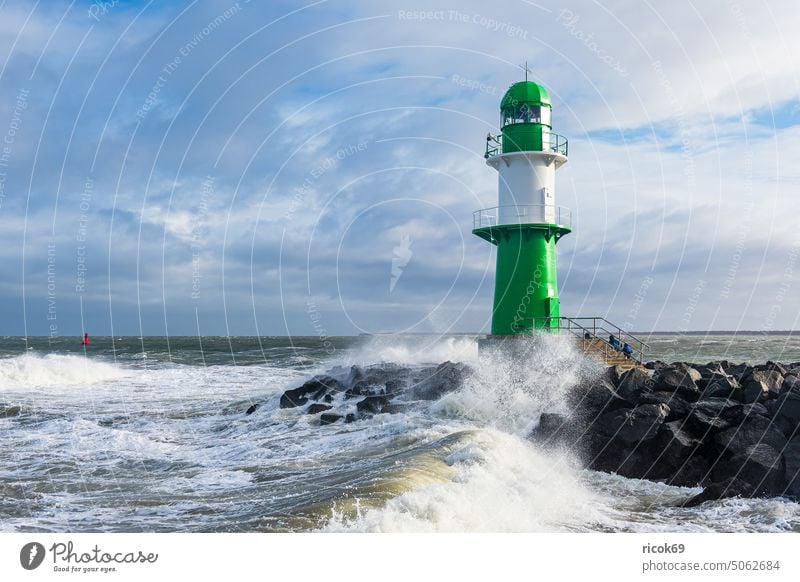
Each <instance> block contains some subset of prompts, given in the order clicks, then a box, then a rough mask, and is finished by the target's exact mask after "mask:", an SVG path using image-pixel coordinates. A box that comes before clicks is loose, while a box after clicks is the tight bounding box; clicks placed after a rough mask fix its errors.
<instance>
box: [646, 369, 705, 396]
mask: <svg viewBox="0 0 800 582" xmlns="http://www.w3.org/2000/svg"><path fill="white" fill-rule="evenodd" d="M700 377H701V376H700V373H699V372H697V370H695V369H694V368H691V367H689V366H685V365H678V366H674V367H669V368H663V369H661V370H659V371H658V372H656V374H655V376H654V377H653V380H654V382H655V384H654V386H653V390H654V391H656V392H670V393H672V394H677V395H678V396H680V397H681V398H683V399H684V400H688V401H690V402H694V401H695V400H697V399H698V398H700V389H699V388H698V387H697V383H696V380H699V379H700Z"/></svg>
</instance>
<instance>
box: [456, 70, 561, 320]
mask: <svg viewBox="0 0 800 582" xmlns="http://www.w3.org/2000/svg"><path fill="white" fill-rule="evenodd" d="M500 114H501V120H502V121H501V122H502V129H501V130H500V131H501V133H500V135H499V136H495V135H492V134H491V133H490V134H489V136H488V137H487V143H486V156H485V157H486V163H487V164H488V165H489V166H491V167H492V168H494V169H495V170H497V173H498V178H499V180H498V202H497V206H496V207H494V208H485V209H483V210H478V211H476V212H475V213H474V223H473V230H472V232H473V233H474V234H476V235H478V236H479V237H481V238H482V239H484V240H487V241H489V242H490V243H492V244H493V245H496V246H497V268H496V272H495V286H494V310H493V312H492V335H494V336H508V335H522V334H530V333H531V332H533V331H534V330H557V329H558V327H559V319H558V318H559V315H560V313H559V311H560V310H559V307H560V306H559V299H558V284H557V281H556V243H557V242H558V241H559V239H560V238H561V237H562V236H564V235H565V234H567V233H568V232H570V227H571V217H570V211H569V210H568V209H566V208H562V207H560V206H556V203H555V201H556V192H555V175H556V170H557V169H558V168H560V167H561V166H562V165H563V164H565V163H566V162H567V140H566V139H564V138H563V137H561V136H560V135H557V134H555V133H553V132H552V122H551V115H552V107H551V104H550V96H549V95H548V94H547V90H546V89H545V88H544V87H542V86H541V85H539V84H537V83H533V82H531V81H527V80H525V81H521V82H519V83H514V84H513V85H512V86H511V87H510V88H509V89H508V91H507V92H506V94H505V95H504V96H503V100H502V101H501V103H500Z"/></svg>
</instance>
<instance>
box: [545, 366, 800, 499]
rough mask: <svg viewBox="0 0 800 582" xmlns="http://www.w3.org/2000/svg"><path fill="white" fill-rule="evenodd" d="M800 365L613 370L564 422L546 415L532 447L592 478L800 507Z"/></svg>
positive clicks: (587, 388)
mask: <svg viewBox="0 0 800 582" xmlns="http://www.w3.org/2000/svg"><path fill="white" fill-rule="evenodd" d="M798 378H800V363H793V364H780V363H775V362H768V363H767V364H762V365H758V366H748V365H745V364H733V363H731V362H726V361H722V362H709V363H708V364H704V365H693V364H688V363H685V362H678V363H674V364H665V363H664V362H649V363H647V364H646V365H645V367H644V368H637V369H632V370H629V371H627V372H624V373H620V371H619V370H618V369H611V368H609V369H607V370H606V373H604V374H603V375H602V376H601V377H600V378H598V379H595V380H593V381H591V382H586V383H584V384H583V385H580V386H578V387H577V388H576V389H575V390H574V391H573V394H572V397H571V402H570V409H571V412H570V413H569V414H568V415H559V414H547V415H542V418H541V420H540V422H539V425H538V427H537V428H536V429H535V430H534V431H533V433H532V434H531V438H532V439H534V440H535V441H539V442H543V443H546V444H548V445H556V446H562V447H567V448H569V449H571V450H573V451H576V452H577V453H578V454H579V455H580V456H581V458H582V459H583V460H584V462H585V464H586V466H587V467H588V468H591V469H595V470H599V471H606V472H613V473H617V474H619V475H622V476H624V477H630V478H639V479H650V480H654V481H662V482H665V483H667V484H670V485H677V486H690V487H696V486H700V487H703V488H704V489H703V492H702V493H700V494H699V495H696V496H695V497H692V498H691V499H688V500H687V501H686V502H685V505H686V506H694V505H698V504H700V503H704V502H706V501H711V500H715V499H722V498H727V497H736V496H744V497H754V496H762V497H763V496H786V497H791V498H795V499H800V429H798V427H799V426H800V379H798Z"/></svg>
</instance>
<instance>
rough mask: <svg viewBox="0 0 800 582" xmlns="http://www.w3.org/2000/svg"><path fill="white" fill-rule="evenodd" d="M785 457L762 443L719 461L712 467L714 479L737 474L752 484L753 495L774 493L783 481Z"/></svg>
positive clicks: (720, 479) (717, 479)
mask: <svg viewBox="0 0 800 582" xmlns="http://www.w3.org/2000/svg"><path fill="white" fill-rule="evenodd" d="M783 473H784V471H783V458H782V456H781V453H780V452H779V451H777V450H776V449H774V448H772V447H771V446H769V445H767V444H764V443H761V444H757V445H750V446H749V447H745V449H744V451H743V452H741V453H739V454H736V455H734V456H732V457H730V458H729V459H723V460H720V461H718V462H717V464H716V465H715V466H714V468H713V469H712V477H713V480H714V481H722V480H724V479H727V478H729V477H730V476H735V477H737V478H738V479H740V480H742V481H744V482H745V483H747V484H748V485H750V486H751V488H752V492H753V495H774V494H775V493H776V491H777V490H778V488H779V486H780V484H781V483H782V481H783Z"/></svg>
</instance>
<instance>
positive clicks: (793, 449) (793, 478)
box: [779, 437, 800, 499]
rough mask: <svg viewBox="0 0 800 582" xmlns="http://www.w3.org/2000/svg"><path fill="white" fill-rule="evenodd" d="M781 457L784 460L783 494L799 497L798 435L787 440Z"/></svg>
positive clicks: (799, 438) (799, 445)
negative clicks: (787, 442)
mask: <svg viewBox="0 0 800 582" xmlns="http://www.w3.org/2000/svg"><path fill="white" fill-rule="evenodd" d="M783 458H784V462H785V466H784V468H783V470H784V478H783V483H784V488H783V494H784V495H787V496H789V497H793V498H795V499H800V437H795V438H793V439H792V440H791V441H790V442H789V444H788V445H787V446H786V448H785V449H784V450H783ZM779 493H781V492H779Z"/></svg>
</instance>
